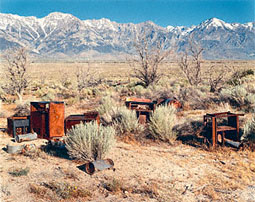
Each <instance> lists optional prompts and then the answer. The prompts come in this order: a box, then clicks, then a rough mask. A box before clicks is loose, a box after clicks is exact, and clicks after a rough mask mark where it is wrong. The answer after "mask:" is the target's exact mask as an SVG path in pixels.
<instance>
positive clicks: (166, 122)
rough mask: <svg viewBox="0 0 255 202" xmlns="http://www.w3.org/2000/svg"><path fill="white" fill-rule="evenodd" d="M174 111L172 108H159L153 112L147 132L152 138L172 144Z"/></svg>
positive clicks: (174, 135)
mask: <svg viewBox="0 0 255 202" xmlns="http://www.w3.org/2000/svg"><path fill="white" fill-rule="evenodd" d="M175 113H176V109H175V107H174V106H160V107H157V108H156V110H155V111H154V112H153V114H152V116H151V118H150V123H149V127H148V129H149V132H150V134H151V135H152V137H153V138H155V139H159V140H162V141H166V142H170V143H172V142H173V141H174V140H175V139H176V134H175V133H174V132H173V127H174V125H175V124H176V114H175Z"/></svg>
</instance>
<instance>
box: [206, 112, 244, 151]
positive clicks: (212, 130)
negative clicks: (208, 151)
mask: <svg viewBox="0 0 255 202" xmlns="http://www.w3.org/2000/svg"><path fill="white" fill-rule="evenodd" d="M239 116H244V114H234V113H231V112H230V111H228V112H221V113H213V114H206V115H204V126H205V129H206V132H207V135H209V136H208V137H209V138H211V140H212V145H213V148H216V146H217V144H221V145H225V142H226V141H228V142H231V141H229V140H234V141H236V142H239V141H240V137H239ZM220 118H226V119H227V124H226V125H220V124H218V122H217V120H218V119H220Z"/></svg>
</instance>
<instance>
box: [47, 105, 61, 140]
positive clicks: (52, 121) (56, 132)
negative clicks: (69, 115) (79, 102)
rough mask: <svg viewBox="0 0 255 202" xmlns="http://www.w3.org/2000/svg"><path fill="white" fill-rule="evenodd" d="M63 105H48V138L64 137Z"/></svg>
mask: <svg viewBox="0 0 255 202" xmlns="http://www.w3.org/2000/svg"><path fill="white" fill-rule="evenodd" d="M64 119H65V105H64V103H54V102H51V103H50V107H49V135H48V138H53V137H62V136H64Z"/></svg>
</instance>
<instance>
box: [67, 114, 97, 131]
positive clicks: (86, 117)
mask: <svg viewBox="0 0 255 202" xmlns="http://www.w3.org/2000/svg"><path fill="white" fill-rule="evenodd" d="M90 121H96V122H97V123H98V124H100V116H99V113H98V112H97V111H92V112H86V113H84V114H76V115H70V116H68V117H67V118H66V119H65V133H66V132H67V131H68V130H70V129H71V128H72V126H74V125H76V124H80V123H86V122H90Z"/></svg>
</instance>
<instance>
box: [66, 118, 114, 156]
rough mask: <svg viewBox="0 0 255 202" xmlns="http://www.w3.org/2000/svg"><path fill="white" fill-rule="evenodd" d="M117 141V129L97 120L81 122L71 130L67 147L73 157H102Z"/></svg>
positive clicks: (67, 139)
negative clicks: (101, 123)
mask: <svg viewBox="0 0 255 202" xmlns="http://www.w3.org/2000/svg"><path fill="white" fill-rule="evenodd" d="M114 143H115V129H114V128H113V127H111V126H107V127H104V126H102V125H98V124H97V123H96V122H90V123H86V124H79V125H76V126H75V127H73V128H72V129H71V130H69V132H68V134H67V138H66V148H67V150H68V154H69V155H70V156H71V157H72V158H76V159H80V160H85V161H87V160H96V159H102V158H103V157H104V156H105V155H106V153H107V152H108V151H109V150H110V149H111V148H112V146H113V145H114Z"/></svg>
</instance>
